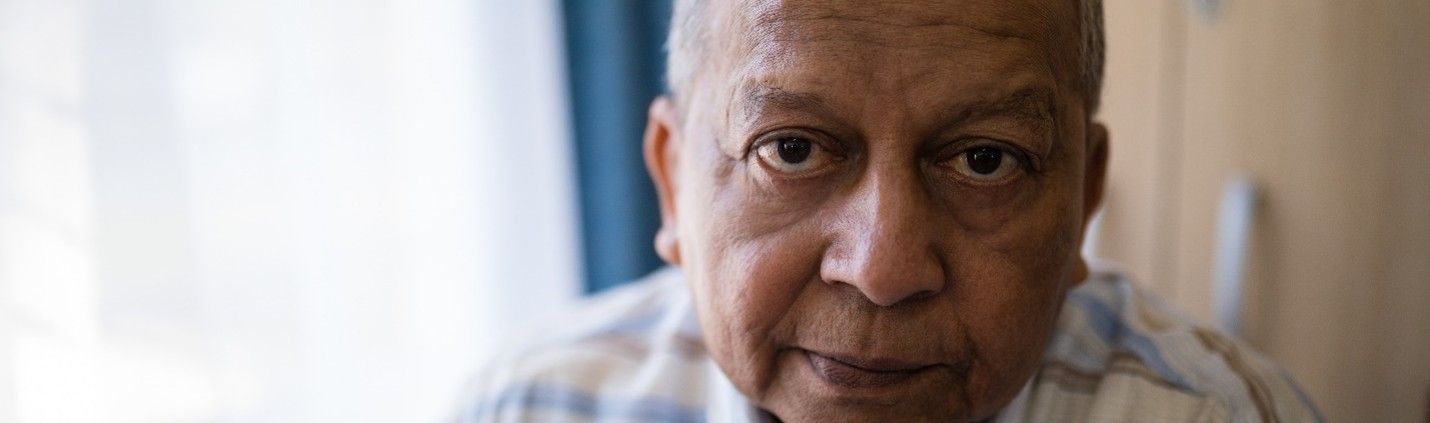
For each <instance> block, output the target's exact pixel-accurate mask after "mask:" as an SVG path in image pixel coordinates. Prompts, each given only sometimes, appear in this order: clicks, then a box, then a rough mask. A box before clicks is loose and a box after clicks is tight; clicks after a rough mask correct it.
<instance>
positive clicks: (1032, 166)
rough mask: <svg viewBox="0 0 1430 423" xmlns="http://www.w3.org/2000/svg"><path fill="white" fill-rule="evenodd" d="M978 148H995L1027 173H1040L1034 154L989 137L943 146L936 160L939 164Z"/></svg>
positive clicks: (1037, 158)
mask: <svg viewBox="0 0 1430 423" xmlns="http://www.w3.org/2000/svg"><path fill="white" fill-rule="evenodd" d="M979 147H992V148H997V149H999V150H1003V151H1004V152H1006V153H1010V154H1012V155H1013V158H1014V159H1017V160H1018V162H1019V163H1020V164H1022V165H1023V166H1022V167H1023V169H1024V170H1026V171H1028V172H1039V171H1042V168H1043V167H1042V166H1043V164H1042V160H1041V158H1040V157H1038V156H1037V155H1036V154H1033V153H1031V152H1029V151H1028V150H1027V149H1025V148H1023V147H1020V146H1018V144H1017V143H1013V142H1008V141H1002V140H998V139H996V138H989V137H968V138H963V139H960V140H958V141H954V142H951V143H948V144H945V145H944V147H943V148H942V149H941V150H940V151H941V152H940V153H939V155H938V157H937V160H938V162H939V163H943V162H946V161H949V160H953V159H955V158H957V157H959V156H960V155H962V154H963V153H964V152H967V151H968V150H972V149H975V148H979Z"/></svg>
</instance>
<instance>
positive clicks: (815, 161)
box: [755, 136, 838, 175]
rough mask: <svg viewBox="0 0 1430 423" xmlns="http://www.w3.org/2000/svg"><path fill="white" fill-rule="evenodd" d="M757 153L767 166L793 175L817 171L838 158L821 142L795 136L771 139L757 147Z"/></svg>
mask: <svg viewBox="0 0 1430 423" xmlns="http://www.w3.org/2000/svg"><path fill="white" fill-rule="evenodd" d="M755 154H756V155H757V156H758V157H759V159H760V162H761V163H763V164H764V165H765V166H768V167H770V168H771V169H773V170H775V171H777V172H780V173H785V174H791V175H798V174H804V173H809V172H813V171H817V170H819V169H821V168H824V167H825V166H828V165H829V164H831V163H833V162H835V161H837V160H838V158H837V157H835V155H834V154H833V153H830V152H829V150H826V149H825V148H824V147H821V146H820V145H819V143H817V142H814V141H811V140H809V139H807V138H802V137H795V136H787V137H779V138H775V139H773V140H769V141H767V142H765V143H764V144H761V145H760V146H759V147H757V149H756V150H755Z"/></svg>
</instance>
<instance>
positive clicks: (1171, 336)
mask: <svg viewBox="0 0 1430 423" xmlns="http://www.w3.org/2000/svg"><path fill="white" fill-rule="evenodd" d="M1034 383H1035V387H1034V389H1035V391H1037V392H1042V393H1044V394H1046V395H1044V396H1045V397H1059V398H1062V399H1063V400H1069V399H1072V400H1076V401H1064V403H1065V404H1080V405H1081V406H1082V407H1081V408H1082V409H1080V410H1077V411H1078V412H1079V414H1084V415H1088V416H1089V417H1090V418H1094V419H1095V420H1126V419H1127V418H1128V417H1131V416H1139V417H1138V418H1137V420H1143V421H1148V420H1151V421H1157V420H1158V419H1157V418H1155V417H1167V418H1168V420H1178V421H1182V420H1193V421H1317V420H1321V419H1320V417H1319V415H1318V414H1317V411H1316V409H1315V407H1314V405H1312V404H1311V403H1310V401H1309V400H1308V399H1307V397H1306V396H1305V395H1304V394H1303V393H1302V392H1301V390H1300V388H1299V387H1297V386H1296V384H1295V382H1294V381H1293V380H1292V379H1291V377H1290V375H1288V374H1287V373H1286V372H1285V371H1284V370H1282V369H1281V368H1280V367H1279V366H1277V365H1276V364H1275V363H1273V362H1271V361H1270V360H1268V359H1267V358H1266V357H1264V356H1262V355H1261V354H1260V353H1259V352H1257V351H1255V350H1254V349H1252V348H1251V347H1249V346H1247V345H1246V344H1245V343H1243V342H1242V341H1240V340H1238V339H1236V338H1234V337H1231V336H1228V335H1226V334H1224V333H1221V332H1219V331H1217V330H1214V329H1210V328H1207V327H1204V326H1200V325H1197V324H1195V323H1194V321H1193V320H1192V319H1190V318H1188V317H1186V316H1185V315H1183V314H1181V313H1179V312H1177V311H1176V310H1174V309H1173V308H1171V307H1170V306H1168V305H1167V304H1166V303H1164V302H1163V301H1161V300H1160V299H1158V298H1156V297H1154V296H1152V295H1150V294H1149V293H1147V292H1144V291H1143V290H1141V289H1139V288H1138V287H1137V286H1135V285H1134V284H1133V283H1131V282H1130V281H1129V280H1128V278H1126V277H1125V276H1123V275H1122V274H1121V273H1120V272H1117V271H1115V270H1111V269H1109V268H1106V267H1105V266H1104V267H1102V268H1101V269H1099V270H1098V271H1095V272H1094V273H1093V274H1092V275H1091V276H1090V277H1089V278H1088V280H1087V281H1085V282H1084V283H1083V284H1082V285H1081V286H1079V287H1077V288H1076V289H1074V290H1072V291H1071V292H1070V293H1069V295H1068V298H1067V302H1066V304H1065V305H1064V306H1063V311H1062V315H1061V317H1060V318H1059V322H1058V329H1057V332H1056V334H1055V335H1054V337H1053V339H1052V341H1051V345H1050V347H1049V350H1048V354H1047V355H1046V357H1045V359H1044V366H1043V369H1042V370H1041V371H1040V372H1039V375H1038V376H1037V378H1036V379H1035V382H1034ZM1044 399H1045V400H1046V399H1050V398H1044Z"/></svg>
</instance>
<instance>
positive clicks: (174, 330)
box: [0, 0, 580, 423]
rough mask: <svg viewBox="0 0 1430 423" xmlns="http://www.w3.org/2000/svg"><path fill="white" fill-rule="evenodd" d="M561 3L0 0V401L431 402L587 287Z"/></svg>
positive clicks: (230, 413) (89, 404) (216, 416)
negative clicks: (573, 171)
mask: <svg viewBox="0 0 1430 423" xmlns="http://www.w3.org/2000/svg"><path fill="white" fill-rule="evenodd" d="M558 13H559V10H558V7H557V6H556V5H555V4H554V2H553V1H498V0H477V1H470V0H367V1H352V0H308V1H292V0H267V1H263V0H260V1H245V0H212V1H188V0H167V1H166V0H133V1H124V2H113V1H104V0H0V421H7V422H8V421H15V422H21V423H31V422H50V421H63V422H71V421H105V422H130V421H133V422H163V421H181V422H183V421H282V422H291V421H302V422H320V421H344V422H347V421H383V422H387V421H432V420H439V419H442V418H444V417H446V416H448V415H449V413H451V412H452V409H451V407H453V406H454V405H455V404H456V402H457V401H458V394H459V392H460V388H461V386H462V384H463V382H464V380H465V378H466V377H467V376H469V375H470V373H471V371H472V370H473V369H474V368H475V366H476V365H478V364H479V363H480V362H481V361H482V360H483V359H484V358H486V357H488V356H490V354H492V353H493V352H494V351H495V350H496V349H498V348H500V347H501V344H500V343H499V342H498V339H502V338H506V337H508V336H509V335H513V334H519V333H521V332H523V331H525V330H527V329H528V328H529V326H528V324H529V322H533V321H540V319H541V318H542V317H543V315H544V314H546V313H551V312H555V311H557V310H560V309H561V308H562V307H564V306H567V305H569V303H570V302H571V301H572V300H573V299H574V298H575V297H576V296H577V295H578V293H579V292H580V286H579V281H580V276H579V275H580V268H579V266H580V263H579V258H578V253H577V248H578V247H577V239H576V235H575V234H577V231H576V229H577V228H576V223H575V219H576V216H577V213H576V211H575V210H574V209H573V207H574V206H573V203H574V202H573V198H574V193H573V192H572V190H573V188H572V187H571V186H570V185H571V183H570V182H571V180H572V176H571V170H570V169H571V159H570V157H569V153H568V149H569V140H568V129H567V128H568V118H567V116H566V110H567V107H566V103H565V101H566V100H565V97H566V95H565V92H564V87H565V84H564V82H563V81H564V75H563V74H562V70H563V69H564V68H563V64H562V63H561V60H562V59H561V57H562V54H561V50H560V47H561V42H560V40H561V39H560V34H561V33H560V28H559V22H560V17H559V15H558Z"/></svg>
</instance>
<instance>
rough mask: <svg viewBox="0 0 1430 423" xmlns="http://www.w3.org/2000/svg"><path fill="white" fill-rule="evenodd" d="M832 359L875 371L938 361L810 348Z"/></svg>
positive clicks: (900, 369)
mask: <svg viewBox="0 0 1430 423" xmlns="http://www.w3.org/2000/svg"><path fill="white" fill-rule="evenodd" d="M809 352H811V353H814V354H818V355H820V356H823V357H825V358H828V359H830V360H834V361H838V362H840V363H844V364H847V365H850V366H853V367H858V368H860V369H864V370H869V371H874V372H906V371H911V370H919V369H923V368H925V367H931V366H933V365H934V364H936V363H933V362H925V361H917V360H908V359H902V358H896V357H887V356H873V357H865V356H858V355H851V354H839V353H826V352H822V351H814V350H809Z"/></svg>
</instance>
